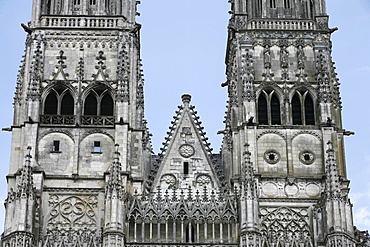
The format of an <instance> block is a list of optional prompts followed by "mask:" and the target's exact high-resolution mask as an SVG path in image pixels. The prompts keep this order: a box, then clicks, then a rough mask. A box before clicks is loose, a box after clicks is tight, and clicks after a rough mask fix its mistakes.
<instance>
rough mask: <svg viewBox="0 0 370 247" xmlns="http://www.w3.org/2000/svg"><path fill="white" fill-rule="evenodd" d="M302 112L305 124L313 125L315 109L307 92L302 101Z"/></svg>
mask: <svg viewBox="0 0 370 247" xmlns="http://www.w3.org/2000/svg"><path fill="white" fill-rule="evenodd" d="M304 113H305V119H306V125H315V110H314V105H313V100H312V98H311V96H310V95H309V94H307V95H306V97H305V101H304Z"/></svg>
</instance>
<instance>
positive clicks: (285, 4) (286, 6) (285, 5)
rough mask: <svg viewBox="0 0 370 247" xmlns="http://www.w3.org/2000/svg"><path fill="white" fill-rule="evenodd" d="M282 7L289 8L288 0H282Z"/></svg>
mask: <svg viewBox="0 0 370 247" xmlns="http://www.w3.org/2000/svg"><path fill="white" fill-rule="evenodd" d="M284 8H285V9H290V0H284Z"/></svg>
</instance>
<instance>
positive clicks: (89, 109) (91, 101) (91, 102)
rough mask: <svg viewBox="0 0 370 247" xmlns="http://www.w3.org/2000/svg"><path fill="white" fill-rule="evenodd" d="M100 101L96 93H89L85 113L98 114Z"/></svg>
mask: <svg viewBox="0 0 370 247" xmlns="http://www.w3.org/2000/svg"><path fill="white" fill-rule="evenodd" d="M97 106H98V102H97V100H96V97H95V95H94V94H92V93H91V94H89V96H87V98H86V100H85V106H84V115H92V116H96V115H98V107H97Z"/></svg>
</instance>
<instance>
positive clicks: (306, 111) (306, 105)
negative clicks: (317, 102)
mask: <svg viewBox="0 0 370 247" xmlns="http://www.w3.org/2000/svg"><path fill="white" fill-rule="evenodd" d="M291 105H292V118H293V119H292V120H293V124H294V125H315V124H316V121H315V107H314V102H313V100H312V97H311V96H310V94H309V93H308V91H297V92H296V93H295V94H294V96H293V98H292V104H291Z"/></svg>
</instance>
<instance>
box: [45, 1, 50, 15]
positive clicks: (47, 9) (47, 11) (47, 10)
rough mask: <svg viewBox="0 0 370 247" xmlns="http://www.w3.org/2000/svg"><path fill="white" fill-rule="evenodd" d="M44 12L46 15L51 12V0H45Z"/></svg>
mask: <svg viewBox="0 0 370 247" xmlns="http://www.w3.org/2000/svg"><path fill="white" fill-rule="evenodd" d="M46 14H47V15H50V14H51V0H47V2H46Z"/></svg>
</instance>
